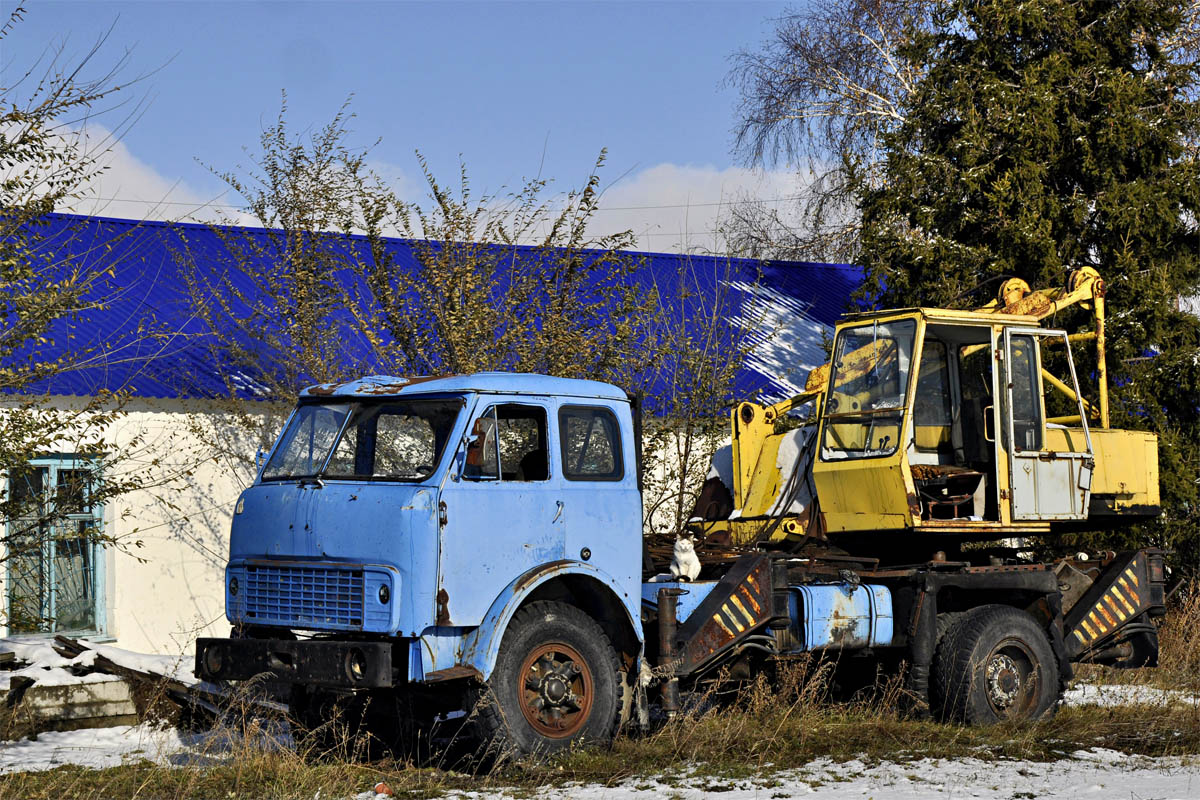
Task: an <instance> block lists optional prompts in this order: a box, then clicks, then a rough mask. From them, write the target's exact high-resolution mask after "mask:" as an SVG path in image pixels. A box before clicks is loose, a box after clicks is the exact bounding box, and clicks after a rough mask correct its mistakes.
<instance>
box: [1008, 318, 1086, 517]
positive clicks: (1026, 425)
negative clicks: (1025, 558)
mask: <svg viewBox="0 0 1200 800" xmlns="http://www.w3.org/2000/svg"><path fill="white" fill-rule="evenodd" d="M1047 344H1050V345H1053V346H1055V347H1056V348H1061V350H1062V351H1063V352H1064V353H1065V355H1066V358H1065V363H1066V367H1067V371H1068V372H1069V373H1070V374H1069V375H1067V376H1065V378H1066V380H1062V381H1061V383H1063V384H1065V385H1066V386H1067V387H1069V388H1070V389H1071V390H1072V391H1073V392H1074V393H1075V397H1074V402H1075V406H1076V408H1077V413H1078V421H1079V424H1080V425H1081V426H1082V431H1081V433H1082V435H1081V436H1070V437H1053V440H1054V441H1062V440H1064V439H1065V440H1066V441H1071V442H1076V443H1079V444H1083V445H1084V448H1083V450H1082V451H1080V452H1062V451H1057V450H1052V449H1051V448H1050V447H1049V446H1048V444H1047V441H1048V437H1047V435H1046V428H1047V425H1050V426H1054V425H1057V424H1058V423H1056V422H1054V421H1053V420H1049V421H1048V420H1047V419H1046V406H1045V403H1044V402H1043V392H1042V379H1043V375H1044V371H1043V367H1042V357H1041V351H1042V347H1043V346H1044V345H1047ZM1003 355H1004V358H1003V373H1002V380H1003V383H1002V386H1003V387H1004V392H1003V396H1004V416H1003V419H1002V423H1001V424H1002V426H1003V440H1002V442H1003V446H1004V449H1005V450H1007V451H1008V462H1009V483H1010V487H1009V488H1010V496H1011V501H1012V518H1013V520H1014V521H1021V520H1074V519H1084V518H1086V517H1087V509H1088V497H1089V493H1090V490H1091V485H1092V468H1093V465H1094V461H1093V459H1092V440H1091V436H1090V434H1089V433H1088V428H1087V417H1086V415H1085V414H1084V409H1083V402H1082V401H1081V400H1080V394H1079V382H1078V381H1077V380H1076V378H1075V364H1074V362H1073V361H1072V359H1071V349H1070V345H1069V344H1068V342H1067V335H1066V333H1065V332H1063V331H1047V330H1043V329H1041V328H1005V330H1004V353H1003ZM1064 396H1065V395H1064ZM1070 421H1071V422H1074V421H1075V420H1074V419H1071V420H1070ZM1059 427H1062V426H1061V425H1059ZM1072 432H1073V433H1080V431H1079V429H1078V428H1075V429H1072Z"/></svg>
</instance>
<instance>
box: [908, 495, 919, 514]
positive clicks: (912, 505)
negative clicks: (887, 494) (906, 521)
mask: <svg viewBox="0 0 1200 800" xmlns="http://www.w3.org/2000/svg"><path fill="white" fill-rule="evenodd" d="M908 513H910V514H912V515H913V519H920V518H921V499H920V498H919V497H917V496H916V495H915V494H913V493H912V492H909V493H908Z"/></svg>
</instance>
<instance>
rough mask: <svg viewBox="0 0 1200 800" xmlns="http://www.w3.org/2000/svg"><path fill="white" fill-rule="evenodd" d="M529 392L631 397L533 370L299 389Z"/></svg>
mask: <svg viewBox="0 0 1200 800" xmlns="http://www.w3.org/2000/svg"><path fill="white" fill-rule="evenodd" d="M467 392H471V393H478V394H527V395H543V396H544V395H558V396H566V397H583V398H590V399H604V400H628V399H629V397H628V395H627V394H626V393H625V392H624V391H623V390H621V389H619V388H617V387H616V386H613V385H612V384H609V383H602V382H600V381H588V380H579V379H576V378H554V377H551V376H549V375H538V374H535V373H530V372H475V373H472V374H470V375H444V376H425V375H419V376H413V377H408V378H397V377H392V376H388V375H371V376H368V377H365V378H358V379H356V380H352V381H345V382H343V383H318V384H316V385H314V386H309V387H308V388H307V389H304V390H303V391H301V392H300V398H301V399H313V398H324V397H357V398H376V397H404V396H412V395H420V394H462V393H467Z"/></svg>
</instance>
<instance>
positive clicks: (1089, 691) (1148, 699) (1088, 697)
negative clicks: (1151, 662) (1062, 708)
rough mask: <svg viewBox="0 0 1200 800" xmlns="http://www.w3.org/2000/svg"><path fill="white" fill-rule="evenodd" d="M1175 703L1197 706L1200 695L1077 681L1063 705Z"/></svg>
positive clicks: (1199, 702) (1067, 694)
mask: <svg viewBox="0 0 1200 800" xmlns="http://www.w3.org/2000/svg"><path fill="white" fill-rule="evenodd" d="M1174 703H1181V704H1184V705H1192V706H1194V705H1197V704H1200V696H1198V695H1197V694H1195V693H1194V692H1184V691H1181V690H1179V689H1156V688H1154V687H1153V686H1125V685H1118V684H1107V683H1102V684H1096V683H1080V684H1076V685H1075V686H1073V687H1071V688H1070V689H1068V690H1067V691H1066V693H1065V694H1064V695H1063V705H1067V706H1132V705H1156V706H1167V705H1172V704H1174Z"/></svg>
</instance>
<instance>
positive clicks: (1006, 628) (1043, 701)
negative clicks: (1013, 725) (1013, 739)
mask: <svg viewBox="0 0 1200 800" xmlns="http://www.w3.org/2000/svg"><path fill="white" fill-rule="evenodd" d="M933 679H934V689H935V692H934V695H935V698H936V702H937V704H938V705H939V706H940V711H941V713H942V716H943V717H945V718H947V719H953V720H958V721H961V722H966V723H968V724H972V725H989V724H992V723H995V722H1000V721H1002V720H1035V719H1038V718H1039V717H1041V716H1042V715H1043V714H1045V713H1046V712H1047V711H1050V710H1051V709H1052V708H1054V705H1055V703H1057V702H1058V661H1057V660H1056V659H1055V657H1054V651H1053V650H1051V648H1050V640H1049V639H1048V638H1047V636H1046V633H1045V631H1043V630H1042V629H1041V627H1040V626H1039V625H1038V624H1037V622H1036V621H1035V620H1034V619H1033V617H1031V616H1030V615H1029V614H1026V613H1025V612H1024V611H1021V610H1020V609H1016V608H1013V607H1011V606H1002V605H989V606H981V607H979V608H975V609H972V610H971V611H968V612H966V613H964V614H962V616H961V617H959V618H958V619H956V620H955V621H954V623H953V624H952V626H951V627H950V629H949V630H947V631H946V632H945V634H944V635H943V636H942V637H941V640H940V641H939V642H938V648H937V653H936V655H935V657H934V664H933Z"/></svg>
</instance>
